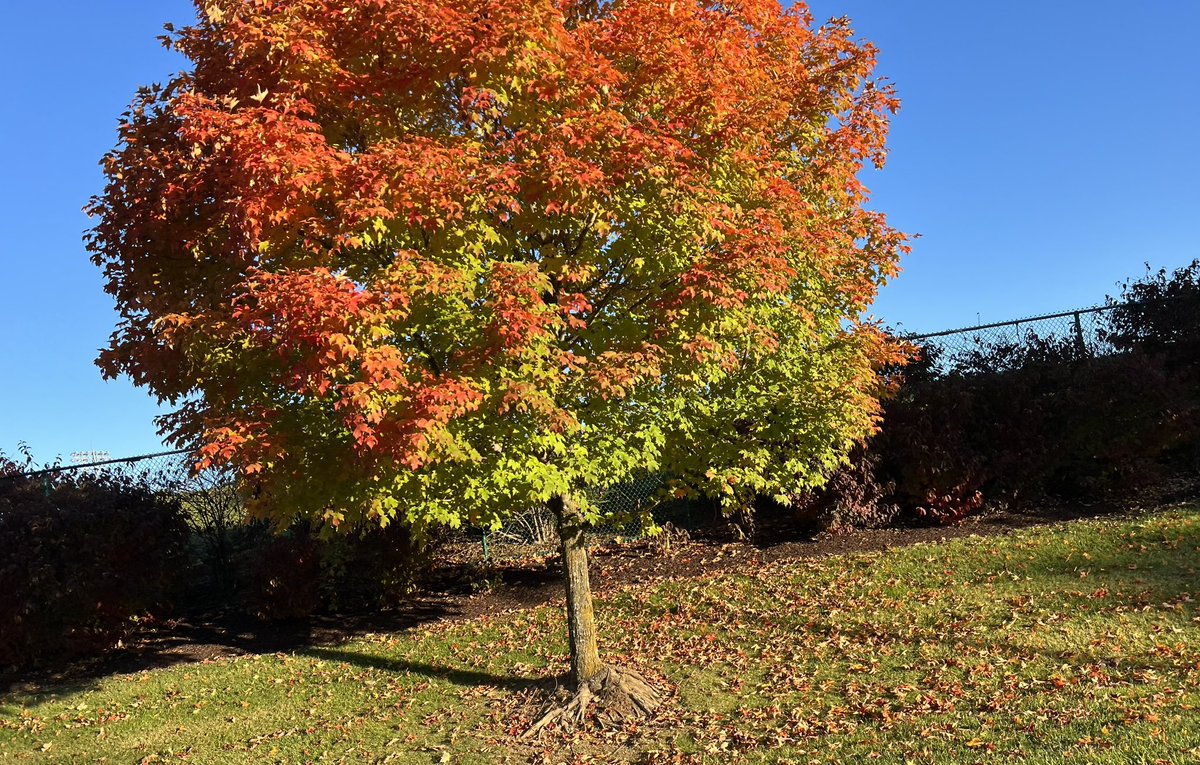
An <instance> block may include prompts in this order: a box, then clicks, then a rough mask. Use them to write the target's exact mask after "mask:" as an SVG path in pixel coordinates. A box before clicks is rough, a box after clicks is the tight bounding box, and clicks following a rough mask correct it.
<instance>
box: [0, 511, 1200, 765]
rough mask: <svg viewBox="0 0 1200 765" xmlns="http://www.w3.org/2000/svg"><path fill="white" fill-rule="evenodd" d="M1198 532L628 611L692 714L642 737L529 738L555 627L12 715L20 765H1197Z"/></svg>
mask: <svg viewBox="0 0 1200 765" xmlns="http://www.w3.org/2000/svg"><path fill="white" fill-rule="evenodd" d="M1198 565H1200V509H1195V508H1193V509H1187V510H1176V511H1172V512H1168V513H1162V514H1156V515H1152V516H1147V517H1143V518H1138V519H1132V520H1118V521H1093V522H1084V523H1074V524H1069V525H1062V526H1054V527H1044V528H1039V529H1034V530H1028V531H1023V532H1019V533H1015V534H1012V535H1009V536H1005V537H991V538H969V539H964V540H959V541H955V542H950V543H946V544H939V545H919V546H915V547H910V548H905V549H901V550H896V551H892V552H889V553H885V554H875V555H860V556H851V557H845V558H830V559H825V560H821V561H810V562H797V563H788V564H778V565H772V566H768V567H766V568H761V569H756V570H753V571H748V572H746V573H744V574H738V575H729V574H724V575H720V576H716V577H712V578H708V579H703V580H686V581H683V580H681V581H674V582H665V583H660V584H658V585H655V586H653V587H648V588H645V589H631V590H625V591H622V592H619V593H617V594H615V595H613V596H612V597H609V598H607V599H605V600H604V601H603V602H602V603H600V610H599V615H600V619H601V623H602V624H601V628H602V633H601V634H602V637H604V638H605V639H606V641H607V642H606V643H605V645H604V646H603V648H604V650H605V651H606V653H608V655H610V656H623V657H629V658H630V659H632V661H633V663H634V664H635V665H636V666H638V667H639V668H642V669H644V670H646V671H647V672H648V673H649V674H651V675H652V676H654V677H657V678H659V679H660V681H662V680H663V679H664V678H665V679H666V680H669V682H670V684H671V685H672V687H673V689H674V690H673V696H672V699H671V703H670V705H669V708H668V710H667V711H666V712H665V713H664V715H663V716H662V718H661V719H660V720H658V721H656V722H655V723H654V724H653V725H649V726H645V727H644V728H643V729H641V730H636V731H632V730H631V731H616V732H614V731H609V732H592V733H588V734H585V735H583V736H578V737H570V736H567V735H565V734H561V733H556V734H550V735H547V736H545V737H543V738H542V739H541V740H540V741H538V742H537V743H536V745H533V746H527V745H518V744H516V743H515V742H514V741H513V739H512V737H511V734H512V732H514V731H518V730H520V729H521V728H522V726H523V725H524V724H526V723H527V722H528V720H529V718H530V716H531V715H532V714H533V713H534V712H535V711H536V710H535V704H534V702H535V699H536V698H538V694H539V690H538V689H539V688H541V687H543V686H544V684H545V680H546V678H549V677H552V676H553V675H554V674H555V673H558V672H561V671H563V670H564V669H565V664H564V661H563V659H562V653H563V651H564V650H565V637H564V635H563V632H564V628H563V626H562V622H561V619H560V615H559V613H558V612H557V611H555V610H553V609H548V608H543V609H537V610H533V611H526V612H520V613H515V614H510V615H505V616H502V617H497V618H494V619H489V620H478V621H473V622H467V623H459V624H451V625H445V624H443V625H433V626H430V627H426V628H423V629H419V630H415V631H413V632H409V633H404V634H400V635H375V636H368V637H364V638H362V639H359V640H356V641H354V642H352V643H350V644H348V645H345V646H342V647H338V648H321V649H316V648H314V649H312V650H309V651H306V652H303V653H300V654H296V655H289V656H263V657H256V658H250V659H242V660H236V661H221V662H216V663H212V664H205V665H192V666H186V667H178V668H174V669H169V670H158V671H153V672H145V673H140V674H136V675H129V676H119V677H112V678H108V679H104V680H100V681H96V682H95V683H94V684H93V685H91V686H89V687H73V688H68V687H64V688H60V689H58V690H57V691H56V692H53V693H48V694H43V695H40V696H36V697H17V698H11V697H10V698H6V699H2V700H0V762H2V763H9V762H47V763H54V762H62V763H87V762H108V763H139V762H147V763H149V762H193V763H260V762H278V763H285V762H286V763H304V762H396V763H431V762H433V763H436V762H461V763H488V762H505V761H509V762H554V763H559V762H606V761H613V760H628V761H634V762H664V763H665V762H714V763H717V762H722V763H723V762H731V761H745V762H797V763H808V762H821V763H824V762H847V763H855V762H879V763H896V764H897V765H899V764H901V763H928V762H933V763H974V762H980V763H1018V762H1020V763H1050V762H1055V763H1057V762H1080V763H1084V762H1086V763H1158V762H1161V763H1184V762H1192V761H1197V760H1200V712H1197V706H1200V630H1198V626H1200V625H1198V624H1197V622H1198V621H1200V617H1198V616H1197V611H1196V606H1197V603H1196V602H1195V601H1194V600H1193V598H1195V597H1200V596H1198V595H1197V591H1198V590H1200V583H1198V582H1197V574H1196V568H1197V566H1198Z"/></svg>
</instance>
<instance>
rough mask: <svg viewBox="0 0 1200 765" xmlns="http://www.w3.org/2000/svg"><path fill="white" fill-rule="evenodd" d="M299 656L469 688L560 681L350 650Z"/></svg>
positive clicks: (515, 688)
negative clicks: (419, 676) (417, 676)
mask: <svg viewBox="0 0 1200 765" xmlns="http://www.w3.org/2000/svg"><path fill="white" fill-rule="evenodd" d="M299 655H301V656H308V657H310V658H314V659H321V660H324V661H332V662H345V663H346V664H350V665H352V666H355V667H360V668H362V669H377V670H381V671H384V672H392V673H396V674H402V673H409V674H413V675H421V676H423V677H426V678H429V679H430V680H442V681H445V682H448V683H452V684H454V685H459V686H463V687H466V688H479V687H490V688H497V689H500V690H505V691H510V692H513V693H520V692H522V691H530V690H536V689H548V688H553V687H554V685H555V683H556V682H559V680H560V679H559V678H553V677H515V676H512V675H507V676H506V675H497V674H493V673H491V672H484V671H481V670H476V669H463V668H455V667H447V666H438V665H435V664H427V663H424V662H417V661H408V660H405V659H396V658H390V657H387V656H375V655H372V654H369V653H364V652H361V651H357V650H354V649H348V648H321V647H317V648H309V649H307V650H304V651H301V652H300V653H299Z"/></svg>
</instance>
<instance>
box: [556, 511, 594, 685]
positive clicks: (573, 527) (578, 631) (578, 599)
mask: <svg viewBox="0 0 1200 765" xmlns="http://www.w3.org/2000/svg"><path fill="white" fill-rule="evenodd" d="M550 509H551V511H552V512H553V513H554V517H555V520H556V521H557V522H558V538H559V541H560V542H561V545H562V566H563V582H564V584H565V586H566V591H567V632H568V635H569V637H570V642H571V681H572V683H573V684H574V686H575V689H576V690H579V689H581V688H583V687H585V686H586V685H587V684H588V682H589V681H590V680H591V679H592V678H594V677H596V676H597V675H599V674H600V672H601V671H602V670H603V669H604V664H603V662H601V661H600V651H599V648H598V646H597V643H596V617H595V613H594V612H593V610H592V585H591V581H590V579H589V578H588V559H587V548H586V547H585V546H584V538H583V531H584V527H583V516H582V515H581V514H580V512H579V507H578V505H577V504H576V503H575V502H574V500H572V499H571V498H570V497H563V496H560V497H555V498H554V499H553V500H551V503H550Z"/></svg>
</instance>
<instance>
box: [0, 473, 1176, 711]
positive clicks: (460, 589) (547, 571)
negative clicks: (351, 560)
mask: <svg viewBox="0 0 1200 765" xmlns="http://www.w3.org/2000/svg"><path fill="white" fill-rule="evenodd" d="M1195 489H1196V487H1195V486H1192V487H1190V488H1189V489H1188V491H1187V492H1185V494H1187V495H1189V496H1195ZM1170 498H1171V500H1172V501H1173V502H1179V501H1182V500H1183V499H1184V496H1182V495H1179V493H1178V492H1177V491H1176V492H1173V493H1172V494H1171V495H1170ZM1154 499H1155V500H1161V499H1162V497H1161V496H1160V497H1155V498H1154ZM1145 507H1148V508H1149V507H1154V508H1156V509H1166V506H1162V507H1160V506H1159V505H1158V504H1157V503H1152V502H1147V503H1145ZM1130 512H1144V511H1143V510H1141V508H1139V507H1137V506H1136V505H1132V506H1131V505H1129V504H1124V505H1110V504H1095V505H1088V506H1075V507H1067V506H1060V507H1051V508H1046V507H1040V508H1038V510H1037V512H1020V511H1014V510H993V511H991V512H988V513H983V514H980V515H977V516H972V517H968V518H967V519H966V520H965V521H963V522H962V523H959V524H958V525H954V526H943V527H918V528H888V529H872V530H860V531H854V532H850V533H845V534H836V535H833V534H819V535H817V536H815V537H809V538H795V531H794V530H792V529H789V528H786V527H782V526H781V527H777V528H772V527H769V526H766V525H765V524H764V527H761V528H759V529H758V532H757V533H756V534H755V537H756V539H755V541H753V542H749V541H730V536H731V535H730V534H729V533H727V532H723V531H722V530H717V531H714V532H712V533H710V534H708V535H705V536H703V537H699V538H695V539H682V540H677V541H675V542H674V543H673V544H671V545H670V546H669V547H666V548H665V547H664V546H663V545H660V544H656V543H655V542H654V541H653V540H638V541H634V542H625V543H618V544H610V545H605V546H601V547H598V548H596V549H594V550H593V551H592V553H591V579H592V587H593V590H594V592H595V593H596V594H597V595H603V594H605V593H607V592H611V591H613V590H616V589H619V588H622V587H626V586H631V585H639V584H644V583H649V582H654V581H661V580H665V579H677V578H685V579H686V578H694V577H699V576H704V575H710V574H713V573H719V572H723V571H738V570H752V569H757V568H759V567H761V566H763V565H764V564H767V563H772V562H776V561H784V560H802V559H813V558H823V557H828V556H834V555H846V554H854V553H860V552H879V551H884V550H887V549H890V548H893V547H900V546H906V545H912V544H920V543H930V542H941V541H945V540H948V539H954V538H959V537H965V536H971V535H980V536H992V535H997V534H1004V533H1007V532H1009V531H1011V530H1014V529H1018V528H1025V527H1029V526H1034V525H1039V524H1045V523H1055V522H1061V521H1070V520H1077V519H1083V518H1093V517H1100V516H1106V515H1116V514H1121V513H1130ZM789 534H790V535H792V537H793V538H788V535H789ZM441 573H442V574H443V575H444V576H443V578H442V579H441V581H442V582H443V583H446V584H448V587H446V589H444V590H443V591H432V590H431V591H428V592H424V593H421V594H419V595H417V596H415V597H413V598H412V599H411V600H410V601H409V602H408V603H407V604H406V605H404V606H403V607H399V608H394V609H389V610H385V611H380V612H373V613H364V614H334V615H320V616H314V617H311V618H308V619H303V620H297V621H290V622H263V621H260V620H257V619H255V618H253V617H251V616H248V615H246V614H244V613H239V612H216V613H209V614H202V615H197V616H191V617H187V618H182V619H175V620H164V621H161V622H158V623H154V624H151V625H150V626H149V627H148V628H147V629H146V630H145V631H144V632H142V633H141V634H140V635H138V636H137V637H136V638H134V639H133V640H131V641H130V643H129V644H127V645H124V646H122V647H121V648H119V649H118V650H116V651H114V652H112V653H109V654H107V655H104V656H100V657H93V658H89V659H84V660H79V661H74V662H71V663H69V664H67V665H65V666H62V667H58V668H55V669H53V670H39V671H36V672H26V673H22V674H16V675H8V676H0V692H3V693H9V692H22V693H37V692H40V691H42V690H45V689H48V688H50V687H52V686H58V685H61V684H71V683H78V682H83V681H87V680H89V679H93V678H99V677H104V676H108V675H113V674H121V673H129V672H137V671H140V670H144V669H151V668H155V667H165V666H172V665H176V664H186V663H195V662H208V661H215V660H219V659H224V658H229V657H235V656H245V655H251V654H263V653H277V652H291V651H295V650H298V649H301V648H304V647H307V646H314V645H317V646H329V645H337V644H340V643H344V642H345V641H347V640H349V639H351V638H353V637H355V636H358V635H362V634H366V633H372V632H400V631H403V630H406V629H411V628H413V627H416V626H418V625H421V624H427V623H430V622H435V621H462V620H468V619H474V618H476V617H479V616H484V615H493V614H499V613H503V612H505V611H511V610H517V609H525V608H534V607H537V606H542V605H547V604H553V603H556V602H559V601H561V599H562V597H563V593H562V584H561V582H560V581H559V563H558V559H557V558H554V557H544V558H542V559H539V560H530V561H518V562H509V563H504V564H497V566H496V568H495V569H494V570H493V571H492V572H490V575H489V577H488V582H489V584H490V587H488V588H487V589H485V590H482V591H479V592H471V591H470V587H469V583H467V582H465V581H464V580H463V579H462V577H461V576H460V572H457V571H454V570H447V571H442V572H441ZM434 581H438V580H437V579H435V580H434Z"/></svg>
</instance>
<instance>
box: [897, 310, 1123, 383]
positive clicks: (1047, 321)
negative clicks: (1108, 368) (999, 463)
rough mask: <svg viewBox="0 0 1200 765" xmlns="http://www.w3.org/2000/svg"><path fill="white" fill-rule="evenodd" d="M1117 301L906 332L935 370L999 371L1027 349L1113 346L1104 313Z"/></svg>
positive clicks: (1106, 349) (1095, 351) (1077, 354)
mask: <svg viewBox="0 0 1200 765" xmlns="http://www.w3.org/2000/svg"><path fill="white" fill-rule="evenodd" d="M1118 307H1119V306H1118V305H1106V306H1095V307H1092V308H1081V309H1078V310H1074V311H1064V312H1062V313H1052V314H1046V315H1043V316H1030V317H1026V318H1023V319H1012V320H1009V321H1002V322H994V323H991V324H980V325H977V326H974V327H963V328H961V329H950V330H944V331H941V332H929V333H926V334H915V335H906V336H905V337H904V339H905V340H908V341H909V342H912V343H914V344H916V345H917V346H919V347H920V348H921V349H922V350H923V353H924V355H925V357H926V359H927V360H928V361H929V363H930V364H931V366H932V368H933V369H934V371H936V372H940V373H943V374H945V373H950V372H961V373H971V372H997V371H1003V365H1004V364H1005V361H1006V359H1007V360H1008V361H1009V362H1010V363H1013V364H1016V363H1019V361H1020V360H1022V359H1024V358H1027V354H1028V352H1029V350H1030V349H1035V350H1036V349H1038V348H1046V349H1051V348H1052V349H1055V350H1056V351H1058V352H1059V353H1058V355H1059V356H1060V357H1062V356H1068V357H1074V358H1086V357H1090V356H1104V355H1107V354H1110V353H1113V352H1114V351H1115V349H1114V348H1113V346H1112V344H1111V343H1110V342H1109V341H1108V339H1107V337H1108V332H1109V326H1108V317H1109V315H1110V313H1111V312H1112V311H1113V310H1114V309H1115V308H1118Z"/></svg>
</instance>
